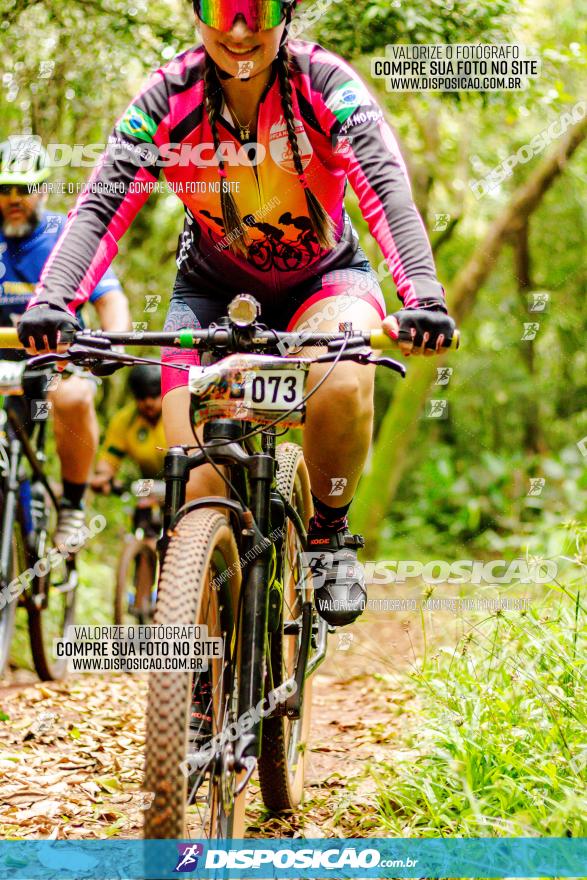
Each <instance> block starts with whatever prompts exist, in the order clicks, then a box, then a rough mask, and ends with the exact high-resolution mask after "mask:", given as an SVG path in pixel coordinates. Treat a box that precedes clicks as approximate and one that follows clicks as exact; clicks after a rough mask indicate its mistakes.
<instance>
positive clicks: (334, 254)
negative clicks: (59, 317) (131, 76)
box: [31, 40, 443, 311]
mask: <svg viewBox="0 0 587 880" xmlns="http://www.w3.org/2000/svg"><path fill="white" fill-rule="evenodd" d="M288 47H289V51H290V56H291V85H292V104H293V111H294V118H295V120H296V122H295V128H296V134H297V139H298V144H299V150H300V155H301V158H302V162H303V165H304V173H305V176H306V179H307V182H308V185H309V187H310V189H311V190H312V191H313V193H314V194H315V195H316V196H317V197H318V198H319V200H320V201H321V203H322V204H323V206H324V207H325V209H326V210H327V211H328V212H329V214H330V216H331V217H332V220H333V222H334V226H335V230H336V232H335V238H336V242H337V243H336V245H335V247H334V248H332V249H331V250H324V249H321V248H320V246H319V244H318V241H317V239H316V237H315V235H314V233H313V230H312V226H311V223H310V219H309V217H308V215H307V207H306V200H305V197H304V191H303V188H302V186H301V184H300V181H299V179H298V175H297V173H296V170H295V167H294V163H293V157H292V155H291V148H290V145H289V141H288V137H287V128H286V124H285V120H284V117H283V110H282V103H281V96H280V91H279V82H278V78H277V74H276V67H275V64H274V68H273V71H272V73H271V77H270V79H269V82H268V84H267V86H266V88H265V90H264V92H263V95H262V97H261V102H260V106H259V110H258V119H257V142H256V143H254V144H248V145H247V144H245V145H243V144H241V141H240V140H239V138H238V131H237V128H235V126H234V125H233V121H232V118H231V115H230V112H229V110H228V109H227V108H226V105H224V108H223V111H222V115H221V117H220V118H219V119H218V120H217V130H218V134H219V138H220V150H221V155H222V158H223V159H224V163H225V165H224V167H225V168H226V171H227V176H226V178H225V179H224V180H226V185H228V186H230V188H231V192H232V194H233V197H234V199H235V202H236V204H237V206H238V208H239V211H240V214H241V216H242V217H243V220H244V223H245V224H246V233H247V239H248V242H249V249H248V256H247V258H246V259H245V258H244V257H241V256H238V255H235V254H233V253H232V251H231V250H230V239H229V238H228V236H227V235H226V230H225V229H224V227H223V223H222V212H221V208H220V186H221V185H222V181H223V178H221V177H220V176H219V169H218V161H217V155H216V153H215V149H214V145H213V136H212V131H211V129H210V125H209V122H208V116H207V113H206V109H205V105H204V69H205V52H204V48H203V47H201V46H199V47H196V48H191V49H188V50H187V51H185V52H182V53H181V54H180V55H177V56H176V57H175V58H173V59H172V60H171V61H170V62H169V63H168V64H166V65H165V66H163V67H161V68H160V69H159V70H157V71H155V73H153V74H152V76H151V77H150V79H149V81H148V82H147V84H146V86H145V87H144V89H143V90H142V91H141V93H140V94H139V95H137V97H136V98H135V99H134V100H133V102H132V103H131V105H130V106H129V107H128V109H127V110H126V112H125V113H124V114H123V116H122V117H121V118H120V120H119V121H118V122H117V124H116V126H115V127H114V130H113V133H112V135H111V137H110V139H109V145H108V148H107V149H106V151H105V153H104V154H103V156H102V157H101V159H100V161H99V163H98V165H97V167H96V168H95V169H94V172H93V174H92V177H91V179H90V181H89V184H88V186H87V188H86V191H85V192H84V193H82V195H81V196H80V197H79V199H78V201H77V204H76V206H75V208H74V209H73V210H72V211H71V212H70V214H69V216H68V220H67V225H66V228H65V232H64V234H63V236H62V237H61V239H60V240H59V243H58V245H57V246H56V248H55V249H54V251H53V252H52V254H51V257H50V258H49V260H48V261H47V264H46V266H45V269H44V271H43V274H42V277H41V280H40V282H39V286H38V288H37V292H36V296H35V298H34V300H33V302H32V303H31V305H33V304H38V303H47V302H49V303H55V304H59V305H61V306H67V307H68V308H69V309H71V310H72V311H75V309H76V308H77V307H78V306H79V305H80V304H81V303H82V302H84V301H85V300H87V299H88V297H89V295H90V293H91V291H92V290H93V289H94V288H95V286H96V284H97V283H98V281H99V280H100V278H101V277H102V275H103V273H104V272H105V270H106V268H107V267H108V265H109V264H110V262H111V261H112V260H113V258H114V257H115V255H116V253H117V250H118V245H117V242H118V240H119V239H120V238H121V236H122V235H123V234H124V232H125V231H126V229H127V228H128V227H129V225H130V224H131V223H132V220H133V218H134V217H135V215H136V213H137V212H138V210H139V209H140V208H141V207H142V205H143V204H144V203H145V201H146V199H147V198H148V196H149V191H150V190H151V189H152V187H153V185H154V184H155V182H156V181H157V180H158V179H159V177H160V174H161V172H163V175H164V177H165V178H166V180H167V182H168V184H169V186H170V187H171V188H172V189H173V190H174V191H175V192H176V193H177V195H178V197H179V198H180V199H181V200H182V201H183V203H184V206H185V222H184V229H183V232H182V234H181V235H180V238H179V243H178V251H177V263H178V267H179V270H180V272H181V273H182V275H184V276H185V277H186V279H187V280H188V281H189V283H191V284H193V285H194V287H195V288H196V289H198V290H201V291H202V292H207V293H210V294H211V295H214V293H215V292H216V293H217V292H218V291H219V290H220V289H222V291H223V292H225V293H226V292H230V293H232V292H235V293H236V292H240V291H243V290H247V291H249V292H252V293H254V292H255V290H257V289H259V290H268V289H269V290H271V292H272V294H273V296H274V297H275V296H278V295H279V293H280V292H287V291H289V290H292V289H294V288H296V287H298V286H299V285H301V284H303V283H305V282H306V281H308V280H310V279H312V278H316V277H319V276H320V275H322V274H323V273H325V272H329V271H331V270H333V269H339V268H343V267H345V266H348V265H349V264H350V263H351V261H352V259H353V256H354V254H355V253H356V250H357V247H358V236H357V234H356V232H355V231H354V229H353V228H352V225H351V223H350V220H349V218H348V215H347V214H346V212H345V210H344V194H345V188H346V185H347V180H349V181H350V183H351V186H352V187H353V189H354V191H355V192H356V194H357V197H358V200H359V204H360V208H361V211H362V213H363V216H364V217H365V220H366V221H367V223H368V226H369V229H370V231H371V234H372V235H373V236H374V238H375V239H376V241H377V243H378V244H379V247H380V248H381V251H382V253H383V255H384V257H385V258H386V260H387V263H388V265H389V268H390V271H391V273H392V275H393V278H394V281H395V283H396V286H397V290H398V294H399V297H400V299H401V300H402V301H403V304H404V306H411V307H415V306H417V305H418V304H420V303H422V302H433V301H435V302H442V301H443V289H442V286H441V285H440V283H439V281H438V280H437V277H436V272H435V267H434V260H433V257H432V252H431V248H430V244H429V241H428V238H427V235H426V231H425V229H424V225H423V223H422V220H421V217H420V216H419V214H418V212H417V210H416V207H415V205H414V203H413V200H412V195H411V190H410V184H409V181H408V177H407V173H406V169H405V165H404V162H403V160H402V157H401V155H400V152H399V149H398V146H397V143H396V140H395V138H394V135H393V133H392V131H391V129H390V127H389V126H388V125H387V123H386V121H385V119H384V116H383V112H382V110H381V108H380V107H379V105H378V104H377V102H376V100H375V99H374V97H373V96H372V95H371V94H370V92H369V91H368V89H367V88H366V87H365V85H364V83H362V82H361V80H360V79H359V78H358V76H357V74H356V73H355V72H354V71H353V69H352V68H351V67H350V66H349V65H348V64H346V62H345V61H343V60H342V59H341V58H339V57H338V56H337V55H335V54H333V53H332V52H328V51H326V50H325V49H323V48H322V47H321V46H319V45H317V44H315V43H310V42H306V41H302V40H290V41H288Z"/></svg>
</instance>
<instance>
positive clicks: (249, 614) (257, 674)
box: [236, 434, 275, 775]
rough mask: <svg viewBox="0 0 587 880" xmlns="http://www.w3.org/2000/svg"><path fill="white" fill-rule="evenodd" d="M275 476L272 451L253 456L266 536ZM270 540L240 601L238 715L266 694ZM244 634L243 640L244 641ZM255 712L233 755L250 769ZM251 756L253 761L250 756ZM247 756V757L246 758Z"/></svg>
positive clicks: (268, 443) (256, 510) (269, 438)
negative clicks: (240, 637) (252, 723)
mask: <svg viewBox="0 0 587 880" xmlns="http://www.w3.org/2000/svg"><path fill="white" fill-rule="evenodd" d="M263 440H264V444H263V445H264V449H263V451H264V452H265V453H271V452H273V449H274V443H275V440H274V437H273V435H272V434H265V435H263ZM274 475H275V458H274V456H273V455H272V454H265V455H257V456H255V458H254V460H253V462H252V463H251V466H250V467H249V480H250V484H251V498H252V507H253V510H252V513H253V516H254V519H255V523H256V525H257V529H258V533H259V532H260V533H261V535H268V534H269V531H270V510H271V486H272V483H273V479H274ZM271 547H272V545H271V542H270V541H269V539H265V540H264V541H263V544H262V546H260V547H259V546H258V547H255V548H254V549H255V551H260V552H259V553H258V555H257V556H256V558H255V561H254V562H253V563H252V564H251V566H250V568H249V571H248V575H247V579H246V583H245V585H244V595H243V602H242V618H241V621H240V626H241V633H242V636H243V638H242V640H241V645H242V647H241V679H240V682H239V695H238V711H239V717H242V716H243V715H244V714H245V712H247V711H249V710H250V709H254V708H255V707H256V706H258V705H259V704H260V703H261V701H262V700H263V698H264V696H265V672H266V668H265V667H266V657H265V652H266V642H267V639H266V635H267V616H268V613H269V589H268V578H269V565H270V559H271ZM245 637H246V641H245ZM257 715H258V713H255V723H254V725H253V727H252V728H251V730H250V731H249V732H248V733H247V734H245V735H244V736H242V737H241V740H240V741H239V746H238V751H237V754H236V759H237V762H241V763H242V764H243V765H244V766H245V767H246V769H247V770H248V771H249V775H250V772H252V770H250V766H249V765H251V766H254V763H256V759H257V758H258V757H259V754H260V751H261V723H262V722H261V718H260V717H257ZM251 758H252V759H253V760H252V761H251V760H250V759H251ZM247 759H248V760H247Z"/></svg>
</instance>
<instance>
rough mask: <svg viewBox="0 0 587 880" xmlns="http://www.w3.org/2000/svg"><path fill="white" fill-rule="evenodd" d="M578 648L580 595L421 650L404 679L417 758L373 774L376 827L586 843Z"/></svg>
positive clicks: (586, 639)
mask: <svg viewBox="0 0 587 880" xmlns="http://www.w3.org/2000/svg"><path fill="white" fill-rule="evenodd" d="M423 625H424V624H423ZM586 648H587V636H586V630H585V609H584V607H583V605H582V604H581V596H580V592H576V593H574V595H573V594H570V593H569V592H568V591H566V590H565V591H561V590H560V589H558V588H553V589H552V590H551V591H549V593H548V595H546V596H545V597H544V599H543V600H542V601H541V602H540V603H536V604H535V605H534V607H533V608H532V609H531V610H530V611H528V612H525V613H524V612H517V613H516V612H501V613H498V614H495V615H492V616H491V617H486V618H484V619H481V618H480V619H479V622H477V623H473V624H472V625H471V626H470V628H469V629H468V631H466V632H465V633H464V634H463V636H462V637H461V638H460V639H459V641H458V643H457V644H456V645H455V646H453V647H450V648H449V647H447V646H441V647H439V648H438V650H436V653H434V654H432V656H430V654H429V659H428V660H427V661H426V663H425V664H422V663H419V664H418V665H417V666H416V667H415V668H414V670H413V671H412V673H411V675H410V676H409V679H408V681H407V682H406V687H407V688H409V689H410V691H411V692H412V695H413V697H414V701H413V704H412V705H413V706H414V708H413V710H412V718H411V723H410V731H409V733H408V734H407V736H406V742H405V743H402V745H404V746H405V747H406V748H412V749H414V750H415V753H416V757H415V758H412V759H410V760H406V761H401V760H398V761H397V762H395V761H394V763H393V764H391V763H390V764H383V765H379V766H378V767H377V768H376V769H375V770H373V771H372V772H373V773H374V775H375V777H376V782H377V787H378V798H377V801H378V812H379V819H380V822H381V831H382V832H383V833H384V834H391V835H399V836H405V837H485V836H508V837H509V836H561V837H562V836H585V835H586V834H587V785H586V782H587V703H586V700H585V684H586V682H585V678H586V676H585V660H584V658H585V651H586ZM433 650H434V648H431V649H430V653H432V651H433Z"/></svg>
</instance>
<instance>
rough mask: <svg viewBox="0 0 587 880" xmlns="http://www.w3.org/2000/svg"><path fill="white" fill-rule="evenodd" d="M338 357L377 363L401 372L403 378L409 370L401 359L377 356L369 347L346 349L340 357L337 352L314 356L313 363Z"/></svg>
mask: <svg viewBox="0 0 587 880" xmlns="http://www.w3.org/2000/svg"><path fill="white" fill-rule="evenodd" d="M337 359H338V360H339V361H355V362H356V363H358V364H376V365H377V366H380V367H387V368H388V369H390V370H394V371H395V372H396V373H399V374H400V376H401V377H402V379H404V378H405V375H406V372H407V371H406V367H405V366H404V365H403V364H402V363H400V362H399V361H394V360H393V358H388V357H375V355H374V354H373V352H372V351H371V349H369V348H364V349H359V350H358V351H352V350H351V351H345V352H344V354H343V355H342V356H340V357H339V355H338V354H337V353H336V352H329V353H328V354H321V355H319V356H318V357H316V358H312V363H322V364H324V363H330V362H332V361H334V360H337Z"/></svg>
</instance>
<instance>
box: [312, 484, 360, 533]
mask: <svg viewBox="0 0 587 880" xmlns="http://www.w3.org/2000/svg"><path fill="white" fill-rule="evenodd" d="M312 500H313V502H314V516H313V517H312V519H311V520H310V525H309V527H308V531H310V532H312V531H314V532H315V531H319V532H323V531H326V532H341V531H342V530H343V529H344V528H346V527H347V525H348V517H347V513H348V510H349V507H350V506H351V502H350V501H349V503H348V504H343V505H342V507H329V506H328V504H324V502H323V501H320V499H319V498H316V496H315V495H314V493H313V492H312Z"/></svg>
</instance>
